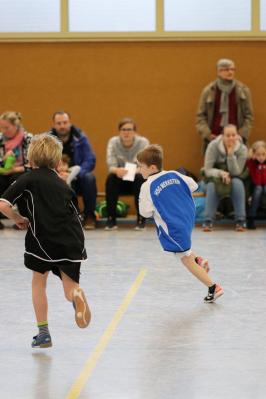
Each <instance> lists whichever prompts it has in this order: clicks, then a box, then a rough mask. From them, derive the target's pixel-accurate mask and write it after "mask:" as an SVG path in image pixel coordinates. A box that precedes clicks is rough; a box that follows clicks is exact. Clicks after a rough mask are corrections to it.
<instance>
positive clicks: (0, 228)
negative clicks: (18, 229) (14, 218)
mask: <svg viewBox="0 0 266 399" xmlns="http://www.w3.org/2000/svg"><path fill="white" fill-rule="evenodd" d="M4 228H5V226H4V225H3V223H2V222H0V230H3V229H4Z"/></svg>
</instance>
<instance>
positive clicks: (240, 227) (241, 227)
mask: <svg viewBox="0 0 266 399" xmlns="http://www.w3.org/2000/svg"><path fill="white" fill-rule="evenodd" d="M235 229H236V231H246V222H245V221H244V220H237V221H236V227H235Z"/></svg>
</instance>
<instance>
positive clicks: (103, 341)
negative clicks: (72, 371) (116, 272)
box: [66, 269, 147, 399]
mask: <svg viewBox="0 0 266 399" xmlns="http://www.w3.org/2000/svg"><path fill="white" fill-rule="evenodd" d="M146 273H147V269H142V270H141V271H140V272H139V274H138V276H137V278H136V280H135V281H134V283H133V284H132V286H131V287H130V289H129V291H128V293H127V294H126V296H125V298H124V300H123V302H122V303H121V305H120V306H119V308H118V310H117V311H116V313H115V315H114V317H113V319H112V320H111V322H110V323H109V325H108V327H107V328H106V330H105V331H104V333H103V335H102V336H101V338H100V340H99V341H98V344H97V345H96V347H95V349H94V351H93V352H92V354H91V355H90V357H89V358H88V360H87V361H86V363H85V366H84V367H83V370H82V371H81V373H80V375H79V376H78V378H77V379H76V381H75V382H74V384H73V385H72V387H71V389H70V391H69V393H68V395H67V396H66V399H77V398H78V397H79V395H80V393H81V391H82V389H83V388H84V386H85V385H86V383H87V381H88V379H89V377H90V375H91V373H92V371H93V369H94V367H95V366H96V363H97V361H98V359H99V358H100V356H101V355H102V353H103V351H104V350H105V348H106V346H107V345H108V342H109V341H110V339H111V337H112V335H113V333H114V331H115V329H116V328H117V326H118V324H119V322H120V320H121V319H122V317H123V315H124V313H125V312H126V310H127V308H128V306H129V305H130V303H131V301H132V300H133V298H134V296H135V295H136V293H137V291H138V289H139V287H140V285H141V283H142V281H143V279H144V277H145V275H146Z"/></svg>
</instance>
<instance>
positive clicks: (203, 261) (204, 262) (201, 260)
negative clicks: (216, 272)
mask: <svg viewBox="0 0 266 399" xmlns="http://www.w3.org/2000/svg"><path fill="white" fill-rule="evenodd" d="M195 261H196V263H197V264H198V265H199V266H201V267H203V269H204V270H205V271H206V273H209V271H210V266H209V261H208V259H204V258H202V257H201V256H196V258H195Z"/></svg>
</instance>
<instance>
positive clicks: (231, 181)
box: [203, 125, 248, 231]
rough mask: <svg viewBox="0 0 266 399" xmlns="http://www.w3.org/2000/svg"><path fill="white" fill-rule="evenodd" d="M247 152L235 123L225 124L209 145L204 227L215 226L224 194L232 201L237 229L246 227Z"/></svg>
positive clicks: (205, 172)
mask: <svg viewBox="0 0 266 399" xmlns="http://www.w3.org/2000/svg"><path fill="white" fill-rule="evenodd" d="M247 152H248V151H247V147H246V146H245V145H244V144H243V142H242V139H241V138H240V136H239V135H238V132H237V128H236V126H234V125H227V126H225V127H224V129H223V133H222V134H221V135H220V136H218V137H217V139H215V140H213V141H212V142H211V143H210V144H209V145H208V147H207V151H206V154H205V160H204V174H205V178H206V182H207V186H206V205H205V221H204V223H203V231H211V230H212V226H213V219H214V216H215V213H216V210H217V207H218V204H219V202H220V200H221V199H222V198H225V197H229V198H231V200H232V203H233V207H234V215H235V227H236V231H244V230H245V228H246V208H245V205H246V195H245V187H244V183H243V181H242V178H243V177H244V173H245V172H244V169H245V164H246V160H247Z"/></svg>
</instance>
